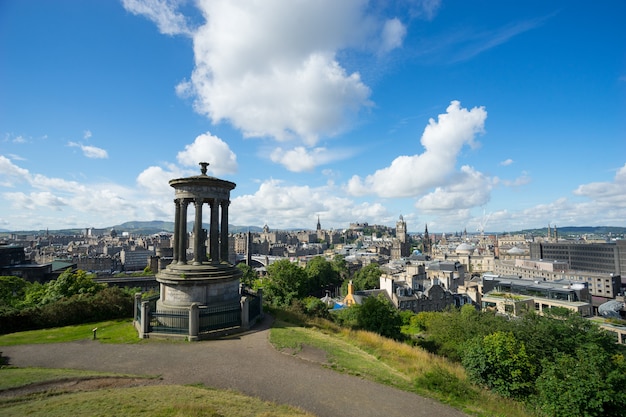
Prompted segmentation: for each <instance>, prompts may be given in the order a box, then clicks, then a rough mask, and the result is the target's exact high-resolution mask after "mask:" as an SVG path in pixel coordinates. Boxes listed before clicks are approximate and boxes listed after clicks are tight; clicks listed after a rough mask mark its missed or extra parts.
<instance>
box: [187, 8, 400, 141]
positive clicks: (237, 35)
mask: <svg viewBox="0 0 626 417" xmlns="http://www.w3.org/2000/svg"><path fill="white" fill-rule="evenodd" d="M198 4H199V7H200V8H201V10H202V12H203V14H204V15H205V17H206V20H207V21H206V24H205V25H204V26H202V27H201V28H199V29H198V30H197V31H196V32H195V33H194V36H193V39H194V53H195V61H196V67H195V69H194V71H193V73H192V76H191V79H190V80H189V81H185V82H183V83H181V84H180V85H179V86H178V88H177V91H178V92H179V94H181V95H192V96H194V97H195V108H196V110H197V111H198V112H199V113H201V114H204V115H206V116H207V117H209V118H210V119H211V120H212V121H213V122H214V123H217V122H220V121H222V120H227V121H229V122H230V123H231V124H232V125H233V126H235V127H236V128H237V129H239V130H241V131H242V132H243V134H244V135H245V136H247V137H267V136H269V137H273V138H275V139H277V140H279V141H284V140H290V139H294V138H295V139H300V140H303V141H304V142H305V143H306V144H308V145H309V146H313V145H315V144H316V143H317V140H318V138H319V137H320V135H334V134H337V133H338V132H340V131H342V130H344V129H346V128H347V127H348V126H349V124H350V122H351V120H352V119H353V118H354V117H355V116H356V115H357V114H358V112H359V111H360V110H361V109H362V108H364V107H368V106H370V102H369V96H370V89H369V88H368V87H367V86H366V85H365V84H363V82H362V81H361V78H360V76H359V74H358V73H351V74H349V73H347V72H346V70H345V69H344V68H343V67H342V66H341V65H340V64H339V62H337V60H336V58H335V54H336V52H337V51H338V50H340V49H341V48H348V47H354V46H357V47H361V46H362V45H365V44H367V43H368V42H370V38H371V37H372V36H374V35H373V34H374V33H376V29H377V27H379V26H380V24H382V23H379V24H377V23H376V22H375V21H374V19H373V18H370V17H368V16H365V15H364V9H365V7H366V2H364V1H362V0H343V1H340V2H338V1H334V0H318V1H313V2H284V1H278V0H265V1H262V2H245V3H244V2H232V1H225V0H221V1H220V0H218V1H200V2H199V3H198ZM396 35H397V34H396ZM390 40H391V39H390Z"/></svg>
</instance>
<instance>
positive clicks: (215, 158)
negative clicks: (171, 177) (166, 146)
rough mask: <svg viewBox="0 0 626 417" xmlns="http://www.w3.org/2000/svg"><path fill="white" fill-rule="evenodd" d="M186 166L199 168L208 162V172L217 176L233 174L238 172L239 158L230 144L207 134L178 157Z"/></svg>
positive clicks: (199, 137)
mask: <svg viewBox="0 0 626 417" xmlns="http://www.w3.org/2000/svg"><path fill="white" fill-rule="evenodd" d="M176 159H177V160H178V162H179V163H180V164H182V165H184V166H194V167H197V166H198V164H199V163H200V162H208V163H209V164H210V165H209V167H208V171H210V172H212V173H214V174H215V175H220V174H232V173H234V172H236V171H237V156H236V155H235V153H234V152H233V151H231V150H230V148H229V146H228V144H227V143H226V142H224V141H223V140H222V139H220V138H218V137H217V136H213V135H211V133H209V132H207V133H204V134H202V135H200V136H198V137H197V138H196V139H195V140H194V142H193V143H192V144H191V145H186V146H185V150H183V151H180V152H178V155H176Z"/></svg>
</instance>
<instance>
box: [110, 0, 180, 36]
mask: <svg viewBox="0 0 626 417" xmlns="http://www.w3.org/2000/svg"><path fill="white" fill-rule="evenodd" d="M181 3H182V1H181V0H122V4H123V6H124V8H125V9H126V10H127V11H129V12H131V13H132V14H134V15H143V16H145V17H146V18H148V19H149V20H151V21H152V22H154V23H155V24H156V25H157V27H158V28H159V32H161V33H163V34H165V35H180V34H183V35H190V34H191V29H190V28H189V26H188V23H187V19H186V18H185V16H184V15H183V14H182V13H180V12H178V11H177V9H178V7H179V6H180V5H181Z"/></svg>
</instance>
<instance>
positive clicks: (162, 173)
mask: <svg viewBox="0 0 626 417" xmlns="http://www.w3.org/2000/svg"><path fill="white" fill-rule="evenodd" d="M167 168H168V170H165V169H163V168H161V167H158V166H151V167H148V168H146V169H144V170H143V171H142V172H141V173H140V174H139V175H138V176H137V185H139V187H140V188H142V189H143V190H145V191H146V192H148V193H149V194H153V195H155V196H161V197H171V196H172V195H173V189H172V188H171V187H170V186H169V185H168V183H169V181H170V180H172V179H175V178H182V177H183V176H185V173H183V172H182V171H181V170H180V169H179V168H178V167H177V166H175V165H172V164H169V165H168V166H167ZM194 175H197V173H196V174H194Z"/></svg>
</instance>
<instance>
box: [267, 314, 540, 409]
mask: <svg viewBox="0 0 626 417" xmlns="http://www.w3.org/2000/svg"><path fill="white" fill-rule="evenodd" d="M287 319H289V317H287ZM270 342H271V343H272V344H273V345H274V346H275V347H276V348H277V349H279V350H283V349H285V348H288V349H290V350H291V351H293V352H295V354H297V352H298V351H299V350H300V349H302V347H303V346H304V345H307V346H312V347H315V348H317V349H322V350H324V351H325V352H326V354H327V360H328V362H329V363H330V367H331V368H333V369H335V370H338V371H341V372H345V373H349V374H353V375H358V376H360V377H362V378H366V379H369V380H372V381H375V382H378V383H381V384H386V385H390V386H393V387H396V388H398V389H401V390H404V391H409V392H414V393H417V394H420V395H423V396H427V397H430V398H434V399H436V400H438V401H440V402H443V403H446V404H449V405H451V406H453V407H456V408H458V409H460V410H462V411H463V412H465V413H468V414H471V415H476V416H507V417H529V416H532V415H533V414H532V413H531V412H529V411H528V410H527V409H526V408H525V407H524V405H523V404H521V403H518V402H515V401H512V400H509V399H505V398H502V397H499V396H497V395H495V394H493V393H491V392H489V391H487V390H484V389H481V388H479V387H476V386H475V385H473V384H471V383H470V382H469V381H468V380H467V376H466V374H465V370H464V369H463V367H462V366H461V365H460V364H458V363H453V362H451V361H449V360H447V359H445V358H443V357H440V356H437V355H434V354H431V353H429V352H426V351H425V350H423V349H421V348H418V347H412V346H409V345H407V344H405V343H400V342H396V341H393V340H390V339H387V338H384V337H381V336H379V335H377V334H374V333H370V332H364V331H349V330H345V329H340V328H338V327H336V326H334V325H333V324H331V323H329V322H323V321H320V320H318V321H315V322H311V323H309V324H308V325H304V324H302V323H298V322H296V323H295V324H294V323H293V322H286V321H282V320H276V322H275V323H274V326H273V328H272V329H271V332H270Z"/></svg>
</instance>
